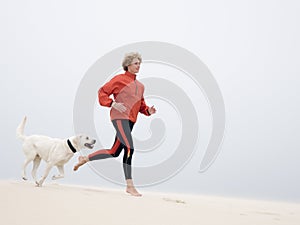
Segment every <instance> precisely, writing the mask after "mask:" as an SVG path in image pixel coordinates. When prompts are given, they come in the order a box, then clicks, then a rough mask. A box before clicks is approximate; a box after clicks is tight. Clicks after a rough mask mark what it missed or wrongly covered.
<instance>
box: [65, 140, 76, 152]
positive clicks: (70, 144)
mask: <svg viewBox="0 0 300 225" xmlns="http://www.w3.org/2000/svg"><path fill="white" fill-rule="evenodd" d="M67 143H68V146H69V148H70V149H71V150H72V152H73V153H76V152H77V151H76V149H75V148H74V146H73V145H72V143H71V141H70V140H69V139H68V140H67Z"/></svg>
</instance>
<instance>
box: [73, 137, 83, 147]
mask: <svg viewBox="0 0 300 225" xmlns="http://www.w3.org/2000/svg"><path fill="white" fill-rule="evenodd" d="M80 138H81V135H80V136H76V137H74V138H73V144H74V145H75V146H78V144H79V142H80Z"/></svg>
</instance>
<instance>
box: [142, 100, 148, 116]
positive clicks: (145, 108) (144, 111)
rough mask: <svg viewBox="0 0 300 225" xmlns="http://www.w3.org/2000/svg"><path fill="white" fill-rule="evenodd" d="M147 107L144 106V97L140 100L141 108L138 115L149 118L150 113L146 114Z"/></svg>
mask: <svg viewBox="0 0 300 225" xmlns="http://www.w3.org/2000/svg"><path fill="white" fill-rule="evenodd" d="M148 109H149V107H148V106H147V105H146V102H145V99H144V97H142V99H141V107H140V113H143V114H144V115H146V116H150V113H149V112H148Z"/></svg>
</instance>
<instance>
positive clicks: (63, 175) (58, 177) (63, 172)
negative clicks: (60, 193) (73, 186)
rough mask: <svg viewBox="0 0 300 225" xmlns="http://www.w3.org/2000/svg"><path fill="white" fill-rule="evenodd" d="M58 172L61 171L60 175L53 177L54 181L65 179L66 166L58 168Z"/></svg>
mask: <svg viewBox="0 0 300 225" xmlns="http://www.w3.org/2000/svg"><path fill="white" fill-rule="evenodd" d="M56 167H57V169H58V171H59V174H58V175H56V176H55V175H54V176H53V177H52V180H57V179H60V178H64V177H65V171H64V166H56Z"/></svg>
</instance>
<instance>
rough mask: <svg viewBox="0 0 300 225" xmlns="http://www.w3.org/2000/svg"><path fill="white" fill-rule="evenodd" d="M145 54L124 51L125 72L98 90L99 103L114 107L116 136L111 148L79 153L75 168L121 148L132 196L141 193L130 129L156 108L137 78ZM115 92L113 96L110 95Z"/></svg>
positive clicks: (123, 63)
mask: <svg viewBox="0 0 300 225" xmlns="http://www.w3.org/2000/svg"><path fill="white" fill-rule="evenodd" d="M141 63H142V57H141V55H140V54H139V53H137V52H132V53H128V54H126V55H125V57H124V59H123V62H122V67H123V69H124V71H125V73H124V74H119V75H116V76H115V77H113V78H112V79H111V80H110V81H109V82H107V83H106V84H104V86H102V87H101V88H100V89H99V91H98V99H99V103H100V105H102V106H106V107H111V110H110V118H111V121H112V124H113V126H114V128H115V130H116V137H115V141H114V144H113V146H112V148H111V149H102V150H98V151H96V152H94V153H91V154H89V155H88V156H79V158H78V163H77V164H76V165H75V166H74V171H76V170H78V168H79V167H80V166H82V165H84V164H85V163H87V162H89V161H94V160H100V159H106V158H111V157H118V156H119V154H120V153H121V151H122V150H124V156H123V170H124V176H125V179H126V184H127V186H126V192H128V193H129V194H131V195H133V196H141V194H140V193H139V192H138V191H137V190H136V188H135V187H134V184H133V180H132V175H131V173H132V170H131V162H132V155H133V153H134V147H133V141H132V135H131V131H132V129H133V126H134V124H135V122H136V120H137V116H138V113H139V112H140V113H142V114H144V115H146V116H150V115H152V114H154V113H155V112H156V109H155V108H154V106H151V107H148V106H147V105H146V103H145V100H144V85H143V84H142V83H141V82H139V81H138V80H137V79H136V76H137V75H136V74H137V73H138V72H139V70H140V65H141ZM111 95H112V96H113V99H112V98H111Z"/></svg>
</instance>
